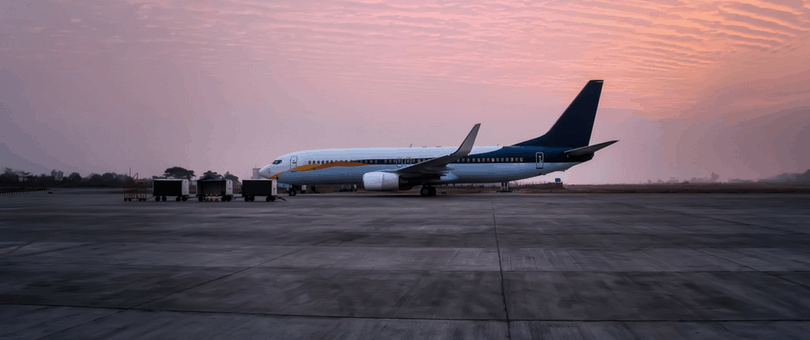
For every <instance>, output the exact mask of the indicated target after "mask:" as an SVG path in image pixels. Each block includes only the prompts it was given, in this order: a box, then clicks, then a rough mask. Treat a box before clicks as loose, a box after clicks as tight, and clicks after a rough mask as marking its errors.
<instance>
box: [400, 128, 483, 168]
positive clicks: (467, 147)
mask: <svg viewBox="0 0 810 340" xmlns="http://www.w3.org/2000/svg"><path fill="white" fill-rule="evenodd" d="M480 127H481V123H478V124H475V126H473V128H472V130H471V131H470V133H469V134H468V135H467V138H464V142H462V143H461V146H459V147H458V150H456V151H455V152H453V153H451V154H449V155H447V156H441V157H436V158H431V159H428V160H426V161H422V162H419V163H416V164H414V165H411V166H408V167H404V168H401V169H398V170H396V172H397V173H399V174H405V175H410V176H419V175H420V174H421V175H436V174H441V173H444V172H445V171H447V165H448V164H450V163H453V162H455V161H457V160H459V159H460V158H462V157H466V156H467V155H469V154H470V152H471V151H472V148H473V144H475V137H476V136H478V128H480Z"/></svg>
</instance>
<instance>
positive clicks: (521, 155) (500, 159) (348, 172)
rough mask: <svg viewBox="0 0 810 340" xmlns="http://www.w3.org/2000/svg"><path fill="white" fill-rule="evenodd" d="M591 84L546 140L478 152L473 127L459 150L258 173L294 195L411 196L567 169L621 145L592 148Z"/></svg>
mask: <svg viewBox="0 0 810 340" xmlns="http://www.w3.org/2000/svg"><path fill="white" fill-rule="evenodd" d="M603 83H604V82H603V81H602V80H591V81H589V82H588V83H587V84H586V85H585V87H583V88H582V90H581V91H580V92H579V94H578V95H577V96H576V98H574V101H573V102H571V104H570V105H569V106H568V108H567V109H566V110H565V111H564V112H563V114H562V115H561V116H560V118H559V119H558V120H557V122H556V123H554V125H553V126H552V127H551V129H549V130H548V132H546V134H544V135H542V136H539V137H537V138H534V139H530V140H527V141H524V142H520V143H517V144H514V145H510V146H473V144H474V143H475V138H476V136H477V135H478V129H479V128H480V126H481V124H480V123H479V124H475V126H474V127H473V128H472V130H471V131H470V133H469V134H467V137H466V138H465V139H464V141H463V142H462V143H461V146H459V147H458V148H454V147H421V148H413V147H408V148H355V149H322V150H308V151H299V152H293V153H290V154H286V155H283V156H281V157H279V158H277V159H276V160H274V161H273V163H271V164H268V165H267V166H265V167H263V168H262V169H261V170H259V174H260V176H261V177H264V178H269V179H276V180H277V181H278V182H279V185H280V186H286V187H288V188H289V189H288V194H289V195H290V196H295V195H296V192H297V190H300V188H301V186H302V185H330V184H356V185H358V187H363V188H364V189H365V190H368V191H395V190H410V189H412V188H413V187H416V186H421V189H420V194H421V195H422V196H435V195H436V188H435V187H434V186H435V185H442V184H452V183H497V182H502V183H503V182H509V181H516V180H520V179H525V178H530V177H535V176H540V175H545V174H548V173H552V172H555V171H565V170H567V169H570V168H571V167H573V166H575V165H577V164H582V163H584V162H587V161H589V160H591V159H593V157H594V154H595V153H596V151H599V150H601V149H603V148H605V147H608V146H610V145H612V144H613V143H616V142H618V141H617V140H612V141H608V142H604V143H599V144H595V145H588V144H589V142H590V138H591V131H592V130H593V123H594V119H595V117H596V109H597V106H598V105H599V97H600V95H601V93H602V84H603Z"/></svg>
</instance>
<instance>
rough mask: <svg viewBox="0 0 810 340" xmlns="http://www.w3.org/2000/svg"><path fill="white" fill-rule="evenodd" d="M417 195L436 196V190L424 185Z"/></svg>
mask: <svg viewBox="0 0 810 340" xmlns="http://www.w3.org/2000/svg"><path fill="white" fill-rule="evenodd" d="M419 193H420V194H421V195H422V196H436V188H434V187H429V186H427V185H425V186H422V190H419Z"/></svg>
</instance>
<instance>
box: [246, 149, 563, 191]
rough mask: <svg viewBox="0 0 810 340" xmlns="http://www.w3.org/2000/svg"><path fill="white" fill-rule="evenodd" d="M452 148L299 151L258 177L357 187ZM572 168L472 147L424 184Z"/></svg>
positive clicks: (537, 156) (522, 153)
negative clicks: (376, 174)
mask: <svg viewBox="0 0 810 340" xmlns="http://www.w3.org/2000/svg"><path fill="white" fill-rule="evenodd" d="M507 148H508V147H507ZM455 150H456V148H455V147H417V148H358V149H324V150H309V151H300V152H294V153H290V154H287V155H284V156H281V157H279V158H278V159H276V160H275V161H274V162H273V164H268V165H267V166H265V167H263V168H262V169H261V170H260V171H259V174H260V175H261V176H262V177H265V178H275V179H278V182H279V183H284V184H291V185H325V184H358V185H360V184H362V183H363V175H364V174H365V173H368V172H374V171H394V170H396V169H399V168H403V167H407V166H409V165H411V164H415V163H418V162H420V161H424V160H428V159H432V158H436V157H441V156H445V155H448V154H451V153H453V152H454V151H455ZM518 151H519V152H518ZM576 164H579V163H578V162H560V163H554V162H545V161H544V159H543V156H542V152H534V150H524V149H521V150H514V149H510V150H509V151H508V152H506V150H504V147H501V146H483V147H474V148H473V149H472V152H470V154H469V156H467V157H464V158H463V159H460V160H459V161H457V162H454V163H451V164H448V165H447V168H449V170H448V171H447V172H446V173H444V174H443V175H442V176H441V177H440V178H435V179H431V180H429V181H427V182H426V184H449V183H496V182H507V181H514V180H520V179H524V178H530V177H535V176H539V175H545V174H547V173H550V172H554V171H565V170H567V169H569V168H571V167H572V166H574V165H576Z"/></svg>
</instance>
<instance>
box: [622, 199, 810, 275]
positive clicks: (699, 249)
mask: <svg viewBox="0 0 810 340" xmlns="http://www.w3.org/2000/svg"><path fill="white" fill-rule="evenodd" d="M625 204H626V203H625ZM687 216H689V215H687ZM607 221H610V222H611V223H614V224H616V225H620V226H623V227H628V228H631V229H634V230H638V229H636V228H635V227H633V226H626V225H622V224H621V223H618V222H616V221H613V220H610V219H608V220H607ZM638 231H639V232H640V233H642V234H645V235H648V236H652V237H656V238H659V239H662V240H665V241H667V242H670V243H672V244H674V245H676V246H679V247H683V248H687V249H691V250H694V251H697V252H700V253H703V254H706V255H709V256H713V257H715V258H718V259H721V260H723V261H727V262H731V263H733V264H736V265H738V266H741V267H744V268H748V269H749V270H750V271H752V272H758V273H763V274H765V275H769V276H772V277H775V278H777V279H779V280H782V281H787V282H790V283H792V284H794V285H797V286H800V287H804V288H806V289H810V286H807V285H805V284H801V283H798V282H795V281H793V280H790V279H786V278H784V277H781V276H779V275H776V274H774V273H773V272H769V271H763V270H758V269H756V268H754V267H751V266H748V265H745V264H742V263H739V262H737V261H734V260H730V259H727V258H725V257H722V256H720V255H717V254H713V253H710V252H708V251H706V250H704V249H703V248H696V247H692V246H690V245H686V244H681V243H678V242H676V241H672V240H668V239H665V238H663V237H661V236H658V235H654V234H650V233H647V232H644V231H642V230H638ZM735 272H736V271H735ZM739 272H744V271H739ZM785 272H790V271H785Z"/></svg>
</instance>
